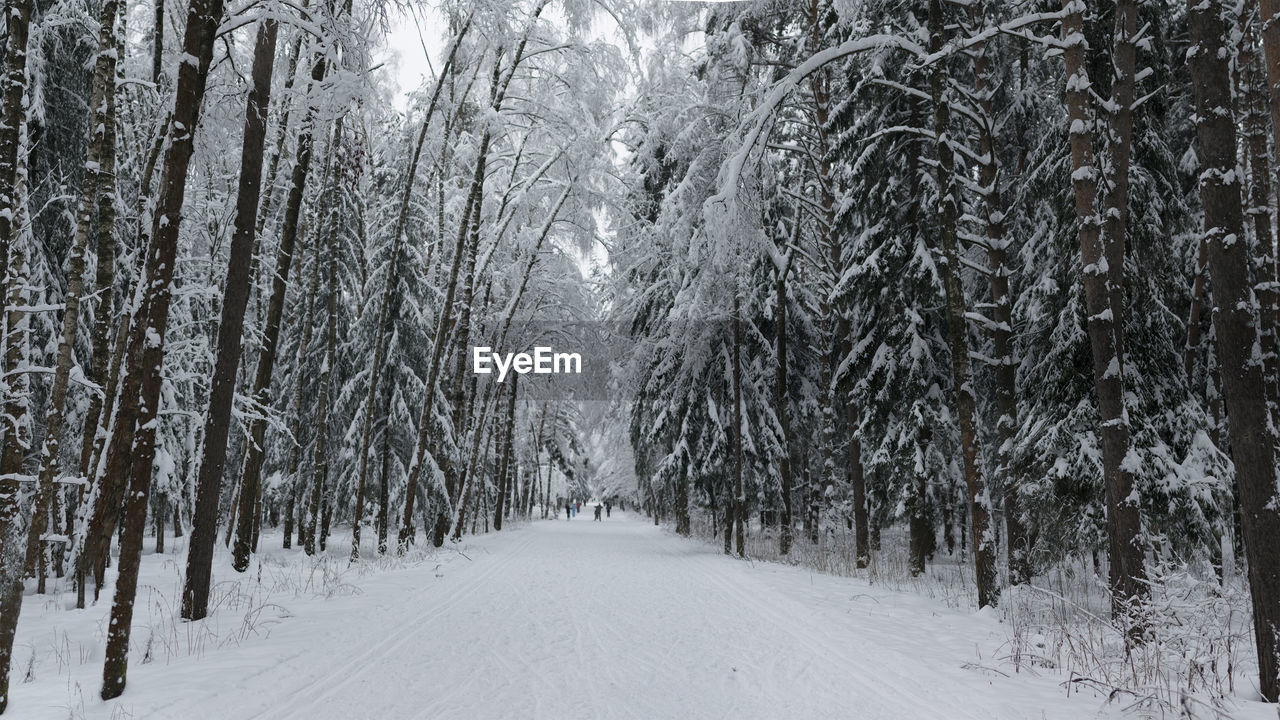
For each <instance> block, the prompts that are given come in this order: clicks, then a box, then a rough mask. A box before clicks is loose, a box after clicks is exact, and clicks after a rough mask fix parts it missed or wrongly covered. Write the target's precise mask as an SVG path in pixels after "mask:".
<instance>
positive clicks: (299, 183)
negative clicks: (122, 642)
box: [183, 49, 328, 619]
mask: <svg viewBox="0 0 1280 720" xmlns="http://www.w3.org/2000/svg"><path fill="white" fill-rule="evenodd" d="M327 71H328V59H327V57H326V55H325V53H324V52H323V49H320V50H317V52H316V54H315V57H314V59H313V60H312V67H311V87H312V89H313V90H315V89H317V88H319V87H320V85H321V83H323V81H324V78H325V74H326V73H327ZM316 113H317V107H316V102H315V101H314V100H313V101H311V104H309V105H308V106H307V114H306V118H305V119H304V120H303V123H302V128H301V130H300V131H299V132H298V154H297V162H296V164H295V165H294V166H293V174H292V176H291V177H290V186H289V197H288V199H287V200H286V201H285V214H284V225H283V227H282V228H281V232H280V247H279V249H278V251H277V253H276V271H275V274H274V275H273V276H272V279H271V300H270V301H269V303H268V305H267V319H266V324H265V326H264V328H263V333H262V348H261V350H260V351H259V353H258V367H257V370H256V371H255V373H254V378H253V392H252V397H253V403H254V405H255V406H257V407H261V408H265V407H270V406H271V400H272V398H271V376H272V375H273V374H274V371H275V364H276V354H277V352H278V351H279V342H280V323H281V321H282V319H283V316H284V303H285V295H286V294H287V292H288V289H289V268H290V266H291V265H292V264H293V255H294V247H295V246H296V245H297V241H298V227H299V219H300V217H301V215H302V199H303V195H304V194H305V193H306V186H307V177H308V175H310V173H311V160H312V150H313V145H314V132H315V126H316V117H315V116H316ZM266 434H267V423H266V421H265V419H263V418H261V417H257V418H254V419H253V420H252V421H250V423H249V430H248V432H247V433H246V435H247V436H248V437H247V439H246V443H247V447H246V449H245V458H244V466H243V470H242V471H241V474H240V484H239V494H240V498H241V499H240V503H239V506H240V507H241V508H245V507H246V503H247V507H248V508H249V511H250V513H249V514H250V515H252V507H253V500H254V499H255V498H256V496H257V493H258V483H259V481H260V479H261V475H262V462H263V459H264V455H265V452H266V449H265V447H264V444H265V442H266ZM246 496H247V500H246ZM249 520H250V525H249V527H248V528H247V530H248V531H249V532H251V531H252V517H250V518H249ZM236 527H237V529H239V527H240V525H239V524H237V526H236ZM239 534H240V533H237V535H239ZM193 535H194V531H193ZM244 541H245V545H246V547H247V546H248V542H249V541H248V532H246V533H245V536H244ZM232 567H233V568H235V569H236V570H238V571H240V572H243V571H244V570H245V569H247V568H248V567H249V564H248V554H247V553H237V554H235V555H234V557H233V561H232ZM191 591H192V594H189V595H188V597H190V598H191V599H190V600H188V599H187V597H184V598H183V617H188V618H189V619H199V618H202V617H204V616H205V614H206V612H207V606H208V590H207V587H206V588H205V589H204V591H203V592H200V588H192V589H191ZM188 613H190V614H188Z"/></svg>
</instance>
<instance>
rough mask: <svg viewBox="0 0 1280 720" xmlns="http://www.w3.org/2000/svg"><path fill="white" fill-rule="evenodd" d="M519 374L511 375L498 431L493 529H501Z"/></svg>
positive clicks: (514, 425) (505, 501) (514, 424)
mask: <svg viewBox="0 0 1280 720" xmlns="http://www.w3.org/2000/svg"><path fill="white" fill-rule="evenodd" d="M519 378H520V376H519V375H513V376H512V377H511V391H510V392H508V393H507V422H506V424H504V425H503V427H502V428H501V429H500V430H499V431H498V432H499V433H500V434H501V437H502V455H501V457H500V459H499V461H498V497H497V499H496V500H495V501H494V503H493V507H494V513H493V529H494V530H502V511H503V510H504V509H506V506H507V492H508V487H507V484H508V480H507V473H508V471H509V470H510V468H511V445H512V440H513V439H514V437H515V427H516V390H517V383H518V382H519Z"/></svg>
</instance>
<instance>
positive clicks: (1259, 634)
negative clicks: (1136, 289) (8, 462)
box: [1187, 0, 1280, 702]
mask: <svg viewBox="0 0 1280 720" xmlns="http://www.w3.org/2000/svg"><path fill="white" fill-rule="evenodd" d="M1226 12H1227V7H1226V6H1225V3H1223V2H1221V0H1188V3H1187V27H1188V31H1189V32H1188V37H1189V40H1190V43H1191V44H1190V48H1189V49H1188V51H1187V56H1188V60H1189V62H1188V64H1189V66H1190V70H1191V87H1192V91H1193V94H1194V96H1195V103H1196V139H1197V141H1198V144H1197V147H1196V150H1197V152H1198V156H1199V160H1200V201H1201V203H1202V204H1203V205H1204V226H1205V229H1204V232H1205V238H1206V246H1207V248H1208V251H1209V263H1208V264H1209V273H1210V288H1211V292H1212V297H1213V315H1212V316H1213V329H1214V334H1215V336H1216V340H1217V345H1216V347H1217V351H1218V352H1217V354H1218V372H1219V375H1220V377H1221V379H1222V395H1223V401H1224V404H1225V405H1226V410H1227V428H1228V432H1229V439H1230V446H1231V460H1232V462H1233V463H1234V464H1235V469H1236V488H1237V492H1238V493H1239V498H1240V517H1241V525H1242V529H1243V530H1244V549H1245V557H1246V559H1247V561H1248V576H1249V594H1250V596H1251V598H1252V600H1253V627H1254V640H1255V641H1256V643H1257V651H1258V669H1259V688H1260V690H1261V692H1262V696H1263V698H1265V699H1266V700H1267V701H1269V702H1277V701H1278V700H1280V682H1278V681H1277V651H1280V638H1278V637H1277V635H1278V633H1280V555H1277V554H1276V552H1275V548H1276V547H1277V546H1280V508H1278V507H1277V506H1276V467H1275V445H1276V439H1277V438H1276V436H1275V433H1274V430H1273V429H1272V426H1271V424H1270V417H1269V412H1268V408H1267V397H1266V393H1265V392H1259V391H1258V390H1259V388H1262V387H1263V377H1262V375H1263V368H1262V363H1261V362H1260V359H1259V358H1258V357H1257V355H1256V354H1255V353H1254V347H1255V346H1256V344H1257V343H1258V330H1257V327H1258V326H1257V318H1256V312H1257V302H1256V299H1255V298H1254V295H1253V289H1252V285H1251V283H1250V278H1249V254H1248V253H1249V248H1248V244H1247V243H1245V242H1244V212H1243V209H1244V208H1243V202H1242V199H1241V190H1242V188H1241V182H1240V174H1239V173H1238V172H1237V162H1236V126H1235V121H1234V118H1233V114H1232V98H1231V87H1232V85H1231V74H1230V57H1231V56H1230V54H1229V53H1228V52H1227V48H1228V45H1227V42H1228V41H1227V37H1228V26H1227V24H1226V22H1225V21H1224V20H1223V18H1224V16H1225V14H1226Z"/></svg>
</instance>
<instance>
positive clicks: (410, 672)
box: [15, 513, 1101, 720]
mask: <svg viewBox="0 0 1280 720" xmlns="http://www.w3.org/2000/svg"><path fill="white" fill-rule="evenodd" d="M463 552H465V553H466V555H467V557H462V556H459V555H457V554H453V553H445V554H442V560H447V562H442V563H441V564H439V565H436V564H432V563H428V564H425V565H420V566H417V567H410V568H404V569H398V570H391V571H386V572H380V573H376V574H372V575H369V576H366V577H364V578H361V579H360V580H359V581H358V583H356V584H358V585H359V588H360V592H359V593H356V594H353V595H350V596H347V597H334V598H329V599H314V598H303V599H299V600H298V602H297V603H296V604H291V603H284V605H285V606H286V607H285V608H282V609H278V610H279V613H278V614H279V620H280V621H279V622H278V624H274V625H273V626H272V627H271V628H270V634H269V636H268V637H265V638H262V637H258V638H250V639H249V640H247V641H245V642H243V643H241V644H240V645H237V646H230V647H227V648H223V649H217V650H212V651H210V652H208V653H207V654H205V656H204V657H202V658H201V659H199V660H196V659H193V658H185V657H184V658H178V659H174V660H172V661H166V662H154V663H151V664H146V665H137V664H135V665H134V666H133V667H131V669H130V674H129V689H128V691H127V692H126V694H125V695H124V697H122V698H121V699H120V709H121V710H123V712H124V713H126V715H124V716H131V717H135V718H219V719H221V718H262V719H264V720H265V719H267V718H270V719H272V720H286V719H290V718H292V719H296V720H304V719H305V720H313V719H320V718H343V719H344V720H347V719H350V718H396V719H397V720H407V719H408V718H422V719H424V720H435V719H436V718H461V719H464V720H491V719H498V718H513V719H514V718H522V719H523V718H554V719H555V720H577V719H585V718H608V719H610V720H613V719H615V718H637V719H640V718H643V719H645V720H655V719H665V718H672V719H675V718H694V719H700V718H741V719H744V720H756V719H768V718H806V719H808V718H852V717H856V718H859V719H860V720H879V719H886V720H888V719H895V720H897V719H902V718H921V719H924V718H934V717H940V716H944V715H945V716H946V717H948V718H954V719H961V718H982V719H989V718H990V719H996V718H1009V719H1015V718H1016V719H1019V720H1021V719H1024V718H1042V717H1044V718H1082V717H1091V716H1094V715H1095V714H1096V713H1098V711H1099V709H1100V707H1101V701H1100V700H1098V699H1095V698H1092V697H1076V698H1067V697H1065V696H1064V695H1063V692H1062V690H1061V689H1060V688H1058V687H1057V685H1056V680H1054V679H1052V678H1032V677H1027V676H1025V675H1024V676H1015V677H1012V678H1008V677H1003V676H1001V675H999V674H997V673H992V672H987V671H984V670H982V669H981V668H980V667H979V668H976V669H975V668H974V667H972V666H973V665H977V666H982V665H986V666H998V663H996V662H995V661H993V660H990V655H991V653H992V652H994V651H996V649H997V648H998V647H999V645H1000V643H1001V642H1002V639H1003V637H1004V635H1003V633H1002V631H1001V629H1000V627H999V625H998V624H997V623H996V622H995V621H994V620H991V619H990V618H987V617H985V616H975V615H973V614H970V613H961V612H956V611H949V610H946V609H945V608H943V607H942V606H941V605H939V604H938V603H936V602H933V601H930V600H927V599H924V598H921V597H917V596H913V595H908V594H901V593H894V592H891V591H888V590H882V589H880V588H878V587H872V586H869V585H868V584H867V583H865V582H863V581H859V580H849V579H841V578H833V577H829V576H822V575H815V574H811V573H809V572H808V571H805V570H802V569H798V568H790V567H782V566H778V565H768V564H758V565H753V564H751V563H747V562H742V561H738V560H733V559H729V558H725V557H723V556H722V555H720V554H718V553H717V552H715V549H714V548H711V547H708V546H706V545H703V544H701V543H698V542H696V541H691V540H685V539H680V538H675V537H672V536H669V535H667V534H665V533H664V532H663V531H661V530H659V529H657V528H655V527H653V526H652V525H650V524H648V523H646V522H644V521H642V520H641V519H638V518H636V517H635V516H629V515H626V514H622V513H614V516H613V517H612V518H610V519H608V520H607V521H605V522H600V523H595V522H592V521H591V519H590V516H589V515H588V514H586V513H584V514H583V515H582V516H580V517H578V518H574V519H573V520H572V521H565V520H563V519H560V520H557V521H540V522H534V523H532V524H530V525H528V526H526V527H523V528H519V529H515V530H513V531H510V532H502V533H491V534H489V535H486V536H482V537H478V538H474V539H469V540H468V541H467V542H466V543H465V545H464V547H463ZM468 557H469V558H470V559H467V558H468ZM291 605H296V607H294V606H291ZM295 610H296V613H295ZM59 615H61V616H62V617H64V618H65V614H61V613H59ZM55 617H56V616H55ZM135 632H136V631H135ZM980 653H981V657H980V655H979V654H980ZM984 658H985V659H984ZM966 665H970V667H968V668H966V667H965V666H966ZM92 667H96V668H98V670H97V671H98V672H100V668H101V662H100V658H99V660H98V662H97V663H94V664H93V665H92ZM1005 669H1007V668H1005ZM79 681H80V682H81V684H82V685H90V683H93V684H92V685H90V687H92V688H93V690H96V678H95V676H94V674H93V673H92V672H90V673H88V674H87V677H85V678H84V679H79ZM65 682H66V681H65V680H64V681H63V683H64V684H63V686H62V691H63V692H64V693H65V691H66V685H65ZM46 684H48V683H46ZM54 689H56V687H55V688H54ZM15 690H16V692H15V705H20V704H26V706H27V708H28V709H31V707H32V706H31V705H30V704H28V703H25V702H24V698H23V695H24V694H25V693H24V690H23V688H22V687H21V686H18V687H16V688H15ZM84 690H85V691H86V692H84V695H86V696H89V698H92V699H91V700H90V699H86V700H84V701H83V704H82V705H80V707H77V708H75V709H76V711H77V712H83V713H84V714H85V715H87V716H90V717H98V716H102V717H108V716H111V715H110V714H111V713H113V712H114V711H115V709H116V708H114V707H113V706H114V704H112V706H108V705H106V704H103V703H101V702H99V701H97V700H96V697H93V696H94V694H95V693H93V692H92V691H90V690H89V687H85V688H84ZM30 699H31V698H29V697H28V698H25V700H30ZM45 707H46V708H50V709H52V708H51V706H50V705H45ZM61 708H62V709H61V712H60V713H58V714H51V715H48V716H47V717H66V716H67V712H66V710H67V704H66V700H65V695H63V699H62V700H61ZM15 709H17V708H15ZM17 716H18V717H24V716H23V715H22V714H21V713H19V714H18V715H17ZM32 717H42V716H40V715H33V716H32Z"/></svg>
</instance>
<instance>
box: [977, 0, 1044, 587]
mask: <svg viewBox="0 0 1280 720" xmlns="http://www.w3.org/2000/svg"><path fill="white" fill-rule="evenodd" d="M988 7H990V5H989V4H983V6H982V9H983V11H984V12H985V9H986V8H988ZM984 12H978V13H975V17H976V18H977V19H979V20H980V21H981V20H984V19H985V15H984ZM971 57H972V58H973V76H974V92H975V95H976V100H977V105H978V110H979V113H978V116H979V122H978V155H979V157H981V158H983V162H982V163H981V164H980V165H979V170H978V172H979V182H980V187H981V188H982V191H981V197H982V203H983V206H982V223H983V225H984V226H985V230H986V254H987V282H988V286H989V287H990V290H991V305H992V308H991V322H990V323H989V324H988V331H989V335H990V337H991V350H992V355H993V358H992V359H993V362H992V374H993V375H994V379H995V385H994V395H995V406H996V412H998V413H999V414H1000V416H999V418H998V420H997V421H996V442H997V443H998V446H997V448H996V471H995V478H993V481H994V483H995V484H996V486H997V487H998V488H1000V490H1001V496H1002V499H1003V501H1004V521H1005V546H1006V548H1007V550H1008V559H1009V584H1011V585H1019V584H1021V583H1024V582H1027V581H1029V580H1030V579H1031V565H1030V558H1029V556H1028V553H1029V551H1030V547H1029V546H1028V540H1027V530H1026V528H1025V527H1024V526H1023V524H1022V508H1021V503H1020V502H1019V500H1018V486H1017V482H1016V480H1015V479H1014V470H1013V466H1012V459H1011V455H1012V452H1013V442H1014V436H1015V435H1016V434H1017V429H1018V399H1017V385H1016V380H1017V359H1016V358H1015V357H1014V354H1013V310H1012V303H1011V300H1010V297H1009V274H1010V271H1009V265H1008V261H1007V248H1008V245H1009V240H1008V238H1007V236H1006V229H1005V221H1004V216H1005V209H1004V205H1003V203H1002V201H1001V189H1000V185H1001V181H1002V178H1001V172H1000V161H999V156H998V154H997V153H998V145H997V142H996V114H995V111H994V109H993V96H994V94H995V87H994V85H993V83H992V80H991V70H990V68H991V59H990V57H989V56H988V54H987V47H986V43H982V44H980V45H978V46H976V47H975V48H973V50H972V51H971Z"/></svg>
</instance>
